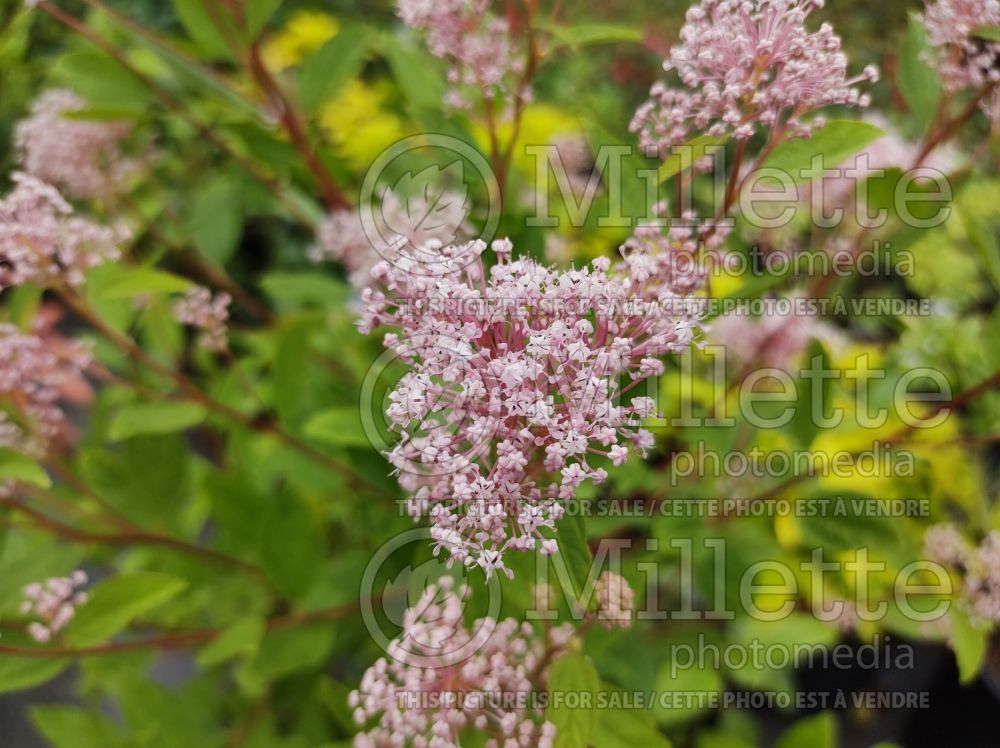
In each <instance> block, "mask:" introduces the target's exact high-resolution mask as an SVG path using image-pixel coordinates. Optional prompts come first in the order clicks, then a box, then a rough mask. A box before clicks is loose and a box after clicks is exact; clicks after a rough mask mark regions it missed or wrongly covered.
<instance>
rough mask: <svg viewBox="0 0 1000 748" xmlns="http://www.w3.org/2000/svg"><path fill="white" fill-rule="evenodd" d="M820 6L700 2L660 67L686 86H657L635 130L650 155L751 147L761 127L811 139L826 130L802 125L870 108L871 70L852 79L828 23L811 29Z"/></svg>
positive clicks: (791, 0) (806, 0) (811, 1)
mask: <svg viewBox="0 0 1000 748" xmlns="http://www.w3.org/2000/svg"><path fill="white" fill-rule="evenodd" d="M822 5H823V2H822V0H702V2H701V3H700V4H698V5H696V6H694V7H692V8H690V9H689V10H688V12H687V22H686V23H685V25H684V27H683V28H682V29H681V42H680V44H677V45H675V46H674V47H673V48H672V49H671V50H670V55H669V56H668V57H667V59H666V61H665V62H664V63H663V67H664V69H665V70H667V71H671V70H674V71H676V72H677V75H678V77H679V78H680V81H681V83H682V84H683V87H682V88H676V87H673V86H671V85H668V84H667V83H665V82H659V83H656V84H655V85H654V86H653V88H652V90H651V91H650V93H651V98H650V100H649V101H648V102H646V103H645V104H643V105H642V106H641V107H640V108H639V109H638V111H637V112H636V114H635V117H634V118H633V120H632V124H631V129H632V131H633V132H636V133H638V134H639V139H640V143H641V145H642V146H643V148H646V149H647V150H649V151H655V152H659V153H660V154H661V155H666V154H667V153H668V152H669V149H670V147H671V146H673V145H678V144H681V143H685V142H687V141H688V140H690V139H691V138H692V137H693V136H694V135H698V134H708V135H715V136H721V135H725V134H731V135H733V136H734V137H735V138H737V139H738V140H747V139H749V138H750V137H751V136H752V135H753V134H754V133H755V132H756V131H757V130H758V129H759V128H761V127H766V128H772V129H773V128H784V131H785V134H786V136H789V137H800V136H808V135H809V134H810V133H811V132H812V130H813V129H814V128H815V127H818V126H819V125H820V124H822V120H821V119H820V118H815V119H813V120H811V121H806V120H804V119H803V117H804V116H805V115H806V114H809V113H811V112H814V111H815V110H817V109H822V108H824V107H828V106H832V105H835V104H843V105H848V106H862V107H864V106H867V105H868V103H869V98H868V96H867V95H864V94H862V93H861V92H860V91H859V90H858V88H857V87H856V85H857V84H858V83H861V82H863V81H874V80H876V78H877V75H878V74H877V71H876V70H875V69H874V68H871V67H870V68H866V69H865V70H864V72H863V73H862V74H861V75H859V76H857V77H854V78H849V77H848V75H847V57H846V56H845V55H844V53H843V52H842V51H841V43H840V38H839V37H837V36H836V35H835V34H834V33H833V29H832V28H831V27H830V25H829V24H825V23H824V24H822V25H821V26H820V28H819V30H817V31H808V30H807V29H806V26H805V22H806V19H807V17H808V16H809V14H810V13H811V12H812V11H813V10H814V9H816V8H819V7H822Z"/></svg>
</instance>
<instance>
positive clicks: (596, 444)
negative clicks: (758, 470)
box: [360, 229, 704, 575]
mask: <svg viewBox="0 0 1000 748" xmlns="http://www.w3.org/2000/svg"><path fill="white" fill-rule="evenodd" d="M677 241H678V240H676V239H671V238H669V237H667V236H664V235H663V234H662V233H660V231H659V229H653V230H650V231H648V232H646V233H644V234H639V235H637V236H636V238H634V239H632V240H630V242H628V243H627V244H626V245H625V246H624V247H623V253H624V259H623V260H622V261H621V262H620V263H619V265H618V267H617V268H616V271H615V272H613V273H611V272H609V269H610V265H611V263H610V261H609V260H608V259H607V258H600V259H597V260H594V261H593V263H592V264H591V265H589V266H587V267H584V268H582V269H570V270H564V271H560V270H555V269H552V268H548V267H545V266H543V265H540V264H539V263H537V262H536V261H534V260H532V259H516V260H515V259H512V258H511V253H512V251H513V247H512V245H511V243H510V242H509V241H507V240H501V241H495V242H494V243H493V252H494V254H495V256H496V264H495V265H494V266H493V267H492V268H490V269H489V270H487V269H486V265H485V264H484V257H483V254H484V252H485V250H486V244H485V243H484V242H482V241H475V242H471V243H469V244H467V245H463V246H452V247H439V246H436V245H434V244H427V245H425V246H424V247H423V248H422V256H423V255H426V254H428V253H431V252H432V251H433V252H434V253H435V256H436V257H437V261H436V262H435V263H433V264H430V265H425V264H421V263H420V262H419V261H418V260H416V259H414V258H413V257H411V256H409V255H401V256H400V257H399V258H397V261H396V263H395V264H390V263H388V262H383V263H381V264H380V265H379V266H377V267H376V268H375V270H374V271H373V276H374V278H375V279H376V280H378V281H380V282H381V287H371V288H368V289H366V290H365V291H364V292H363V293H362V301H363V303H364V308H363V310H362V315H361V321H360V328H361V329H362V331H364V332H369V331H371V330H373V329H374V328H376V327H379V326H382V325H387V326H390V327H392V328H395V331H394V332H390V333H388V334H387V335H386V336H385V341H384V342H385V345H386V347H387V348H388V349H390V350H391V351H392V352H394V353H395V354H396V355H397V356H398V357H399V359H400V360H401V361H403V362H405V363H406V364H407V365H408V366H409V367H410V371H409V372H408V373H407V374H406V375H404V376H403V378H402V379H401V380H400V381H399V382H398V384H397V385H396V387H395V389H394V390H393V391H392V392H391V393H390V396H389V399H390V401H391V404H390V406H389V408H388V411H387V415H388V418H389V420H390V421H391V424H392V425H393V426H394V427H395V428H396V429H398V430H399V431H400V433H401V439H400V441H399V442H398V443H397V444H396V445H395V447H394V448H393V449H392V450H391V451H390V453H389V455H388V456H389V460H390V461H391V462H392V464H393V466H394V467H395V469H396V472H397V473H398V474H399V475H400V484H401V485H402V486H403V487H404V488H405V489H407V490H408V491H411V492H413V496H412V498H411V502H410V507H411V512H412V513H413V515H414V516H415V517H416V516H419V515H422V514H429V516H430V518H431V522H432V525H433V527H432V534H433V537H434V539H435V541H436V551H440V550H441V549H446V550H447V551H448V553H449V554H450V555H451V558H452V559H455V560H458V561H460V562H462V563H464V564H466V565H469V566H471V565H475V564H478V565H479V566H481V567H482V568H483V569H484V570H485V572H486V574H487V575H490V574H492V572H493V571H494V570H496V569H499V570H501V571H504V572H505V573H507V574H508V575H510V574H511V572H510V571H509V570H508V569H507V568H506V566H505V565H504V561H503V554H504V552H505V551H508V550H522V551H530V550H533V549H535V548H539V549H540V550H541V551H542V552H543V553H554V552H555V551H556V550H557V543H556V541H555V540H554V539H552V538H547V537H546V536H545V535H544V534H543V532H542V531H543V530H548V531H551V530H552V529H553V528H554V525H555V522H556V521H557V520H558V519H560V518H561V517H562V515H563V513H564V503H565V502H568V501H570V500H571V499H572V498H573V497H574V495H575V493H576V491H577V489H578V488H579V487H580V485H581V484H582V483H583V482H584V481H586V480H591V481H593V482H594V483H601V482H602V481H604V480H605V478H606V477H607V472H606V471H605V469H604V468H603V467H598V466H594V465H591V463H590V460H592V459H593V458H597V459H607V460H610V462H611V463H612V464H614V465H621V464H623V463H624V462H625V461H626V460H627V459H628V456H629V453H630V452H638V453H639V454H643V455H644V454H645V453H646V452H647V450H648V449H649V448H650V447H651V446H652V445H653V436H652V434H651V433H650V432H649V431H647V430H646V429H644V428H642V426H641V424H642V421H643V419H645V418H647V417H649V416H651V415H653V414H654V412H655V403H654V401H653V399H652V398H649V397H632V398H631V400H630V401H629V400H628V399H627V398H626V395H628V393H629V392H630V391H632V390H633V389H635V388H636V387H637V386H638V385H639V384H640V383H641V382H642V380H644V379H647V378H649V377H652V376H655V375H658V374H660V373H661V372H662V371H663V362H662V361H661V360H660V359H659V357H660V356H663V355H664V354H667V353H670V352H677V351H681V350H684V349H685V348H687V347H688V346H689V345H690V344H691V343H692V341H693V339H694V336H695V330H696V324H697V323H696V319H695V316H694V310H693V309H692V307H693V306H694V305H691V304H687V303H685V302H687V301H688V296H689V294H691V293H692V292H694V291H695V290H697V289H698V288H700V287H701V285H702V283H703V280H704V277H703V275H702V274H701V273H700V272H689V271H685V270H682V269H680V268H679V266H678V265H677V264H676V259H677V252H676V251H671V250H672V249H673V250H675V249H676V246H677ZM633 394H635V393H633Z"/></svg>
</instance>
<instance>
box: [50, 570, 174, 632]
mask: <svg viewBox="0 0 1000 748" xmlns="http://www.w3.org/2000/svg"><path fill="white" fill-rule="evenodd" d="M186 587H187V582H186V581H184V580H183V579H181V578H180V577H176V576H174V575H172V574H163V573H160V572H155V571H140V572H134V573H131V574H122V575H120V576H116V577H111V578H110V579H106V580H104V581H101V582H98V583H97V584H96V585H94V587H93V588H92V589H90V590H88V592H87V594H88V597H89V599H88V600H87V602H86V604H84V605H82V606H80V608H79V609H78V610H77V613H76V617H75V618H73V620H72V622H70V624H69V626H67V627H66V641H67V642H69V643H70V644H71V645H73V646H77V647H86V646H91V645H94V644H100V643H102V642H105V641H107V640H108V639H110V638H111V637H112V636H114V635H115V634H117V633H118V632H119V631H121V630H122V629H124V628H125V627H126V626H128V624H129V623H131V622H132V620H133V619H135V618H136V617H138V616H141V615H144V614H146V613H148V612H150V611H152V610H154V609H155V608H158V607H159V606H161V605H163V604H164V603H166V602H167V601H169V600H171V599H172V598H174V597H176V596H177V595H179V594H180V593H181V592H182V591H183V590H184V589H185V588H186Z"/></svg>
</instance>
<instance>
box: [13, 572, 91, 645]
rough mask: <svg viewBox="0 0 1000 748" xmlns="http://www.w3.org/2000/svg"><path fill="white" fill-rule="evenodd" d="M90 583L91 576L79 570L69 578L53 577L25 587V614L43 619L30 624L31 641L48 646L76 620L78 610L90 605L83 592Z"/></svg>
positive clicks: (22, 611)
mask: <svg viewBox="0 0 1000 748" xmlns="http://www.w3.org/2000/svg"><path fill="white" fill-rule="evenodd" d="M86 584H87V574H86V573H85V572H83V571H81V570H79V569H77V570H76V571H74V572H73V573H72V574H71V575H70V576H68V577H53V578H51V579H47V580H45V582H42V583H33V584H29V585H28V586H27V587H25V588H24V602H22V603H21V613H22V614H23V615H33V616H36V617H38V618H40V619H41V620H40V621H34V622H32V623H31V624H29V625H28V634H29V635H30V636H31V638H32V639H34V640H35V641H37V642H39V643H40V644H44V643H45V642H47V641H49V640H50V639H52V637H53V636H54V635H55V634H57V633H59V632H60V631H62V630H63V629H64V628H65V627H66V625H67V624H68V623H69V622H70V621H71V620H73V616H74V615H76V609H77V608H78V607H79V606H81V605H84V604H85V603H86V602H87V593H86V592H82V591H81V590H82V589H83V587H84V586H86Z"/></svg>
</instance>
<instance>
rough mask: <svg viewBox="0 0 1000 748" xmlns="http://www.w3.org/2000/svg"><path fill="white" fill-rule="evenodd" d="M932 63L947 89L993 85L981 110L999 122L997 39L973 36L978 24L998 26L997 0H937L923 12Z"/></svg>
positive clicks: (999, 8)
mask: <svg viewBox="0 0 1000 748" xmlns="http://www.w3.org/2000/svg"><path fill="white" fill-rule="evenodd" d="M924 25H925V26H926V27H927V41H928V42H929V43H930V45H931V47H932V48H933V50H932V54H931V62H932V63H933V65H934V67H935V68H936V69H937V71H938V73H939V74H940V76H941V80H942V81H943V83H944V85H945V88H947V89H948V90H949V91H960V90H962V89H972V90H974V91H980V90H982V88H983V87H984V86H988V85H990V86H994V90H993V92H992V94H990V95H988V96H987V97H986V98H985V99H984V100H983V103H982V109H983V111H984V112H985V113H986V115H987V116H988V117H989V118H990V121H991V122H992V123H993V124H994V125H995V126H996V125H1000V91H998V90H997V89H996V84H997V83H998V82H1000V65H998V62H1000V42H998V41H989V40H987V39H983V38H981V37H978V36H975V34H974V32H975V30H976V29H977V28H980V27H990V26H993V27H996V26H1000V0H936V2H931V3H928V4H927V7H926V9H925V11H924Z"/></svg>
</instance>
